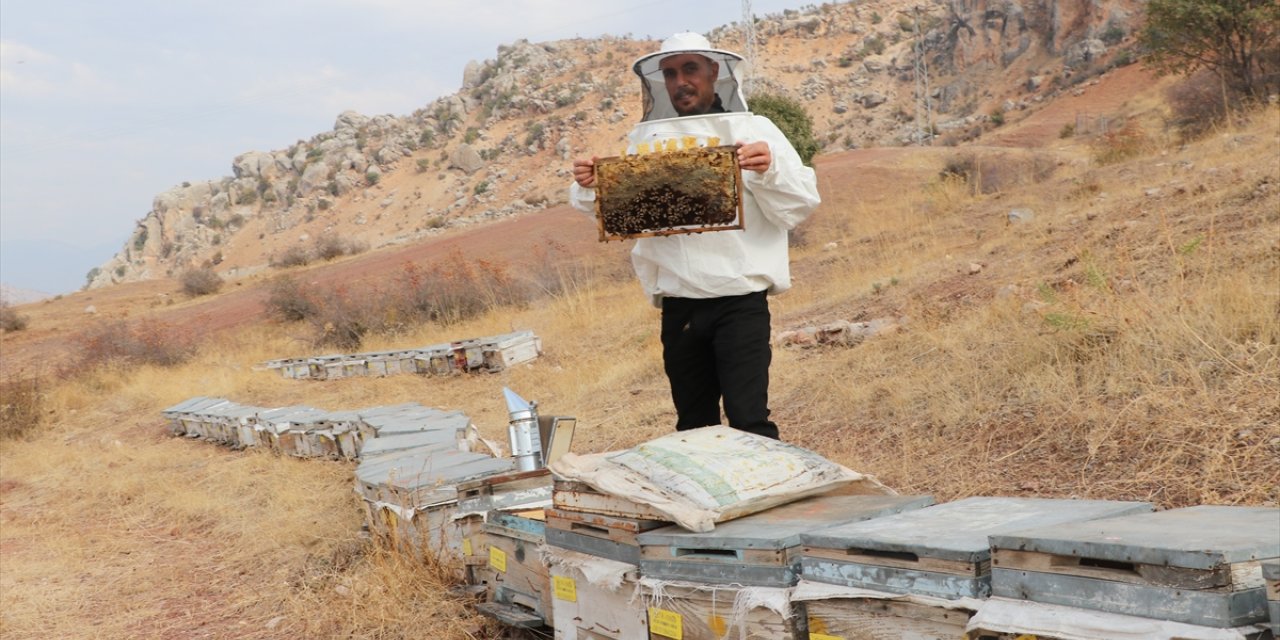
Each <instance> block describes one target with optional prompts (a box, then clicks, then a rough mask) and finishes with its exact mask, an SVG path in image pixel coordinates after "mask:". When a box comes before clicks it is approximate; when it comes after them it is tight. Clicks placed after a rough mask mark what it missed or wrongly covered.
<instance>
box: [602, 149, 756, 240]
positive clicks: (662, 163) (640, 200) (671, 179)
mask: <svg viewBox="0 0 1280 640" xmlns="http://www.w3.org/2000/svg"><path fill="white" fill-rule="evenodd" d="M595 173H596V185H595V190H596V222H597V227H598V228H599V231H600V241H601V242H607V241H610V240H626V239H630V238H644V237H653V236H669V235H676V234H688V233H705V232H708V231H727V230H734V229H742V228H743V224H742V173H741V170H740V168H739V166H738V154H737V147H736V146H733V145H725V146H714V147H697V148H685V149H679V150H676V149H673V148H668V150H666V151H658V152H655V153H647V154H638V155H626V156H614V157H609V158H601V159H599V160H597V161H596V164H595Z"/></svg>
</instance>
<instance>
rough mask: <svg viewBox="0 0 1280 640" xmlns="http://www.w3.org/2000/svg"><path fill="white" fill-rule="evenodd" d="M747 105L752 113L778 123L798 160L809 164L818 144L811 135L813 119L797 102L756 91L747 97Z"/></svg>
mask: <svg viewBox="0 0 1280 640" xmlns="http://www.w3.org/2000/svg"><path fill="white" fill-rule="evenodd" d="M747 106H748V107H749V108H750V109H751V112H752V113H754V114H756V115H758V116H764V117H766V118H768V119H770V120H772V121H773V123H774V124H776V125H778V128H779V129H781V130H782V133H783V135H785V136H787V140H788V141H790V142H791V146H793V147H795V149H796V153H799V154H800V160H801V161H802V162H804V163H805V164H806V165H807V164H809V161H810V160H812V159H813V155H814V154H815V153H817V152H818V147H819V145H818V140H817V139H816V138H814V137H813V119H812V118H810V117H809V114H808V113H807V112H806V111H805V110H804V107H803V106H801V105H800V103H799V102H797V101H795V100H792V99H791V98H788V97H786V96H781V95H777V94H773V93H757V94H754V95H752V96H751V97H750V98H748V99H747Z"/></svg>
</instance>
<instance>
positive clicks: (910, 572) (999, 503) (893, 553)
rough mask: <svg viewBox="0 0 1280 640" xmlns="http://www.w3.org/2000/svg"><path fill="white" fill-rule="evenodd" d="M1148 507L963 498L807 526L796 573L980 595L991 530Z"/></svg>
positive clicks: (870, 585)
mask: <svg viewBox="0 0 1280 640" xmlns="http://www.w3.org/2000/svg"><path fill="white" fill-rule="evenodd" d="M1152 509H1153V506H1152V505H1151V504H1149V503H1145V502H1112V501H1105V500H1053V499H1044V498H999V497H995V498H968V499H965V500H959V501H956V502H949V503H946V504H941V505H937V506H933V507H928V508H925V509H918V510H915V511H908V512H906V513H899V514H896V515H891V516H885V517H883V518H875V519H872V520H867V521H864V522H855V523H852V524H848V525H840V526H836V527H831V528H827V529H823V530H821V531H817V532H814V533H805V534H803V535H802V536H801V538H802V540H803V543H804V551H803V556H802V558H801V574H802V576H803V578H804V579H806V580H815V581H818V582H826V583H830V584H838V585H843V586H848V587H862V588H865V589H874V590H878V591H887V592H890V593H903V594H917V595H927V596H934V597H939V598H948V599H950V598H962V597H969V598H982V597H986V596H987V595H988V594H989V593H990V589H991V550H990V546H989V544H988V542H987V537H988V536H990V535H993V534H997V533H1003V532H1006V531H1017V530H1019V529H1026V528H1028V527H1032V526H1036V525H1058V524H1062V523H1066V522H1078V521H1083V520H1094V519H1097V518H1108V517H1115V516H1122V515H1128V514H1132V513H1142V512H1149V511H1151V510H1152Z"/></svg>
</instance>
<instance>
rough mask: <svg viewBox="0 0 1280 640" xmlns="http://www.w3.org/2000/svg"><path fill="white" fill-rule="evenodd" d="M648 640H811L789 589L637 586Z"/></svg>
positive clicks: (645, 582) (644, 582)
mask: <svg viewBox="0 0 1280 640" xmlns="http://www.w3.org/2000/svg"><path fill="white" fill-rule="evenodd" d="M640 587H641V595H642V596H643V597H644V600H645V602H646V603H647V613H648V619H649V634H648V636H647V637H648V638H650V640H672V639H675V640H723V639H724V638H735V639H738V638H741V639H744V640H745V639H750V640H810V637H809V631H808V623H807V621H806V619H805V616H804V614H803V613H802V612H799V611H793V610H791V607H790V595H789V591H790V590H789V589H783V588H777V587H726V586H719V585H699V584H693V583H663V582H662V581H655V580H652V579H650V578H648V577H643V578H641V580H640Z"/></svg>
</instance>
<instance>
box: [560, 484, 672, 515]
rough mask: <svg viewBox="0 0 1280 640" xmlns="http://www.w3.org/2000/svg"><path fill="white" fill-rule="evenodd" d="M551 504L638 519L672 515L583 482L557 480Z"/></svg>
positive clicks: (565, 509)
mask: <svg viewBox="0 0 1280 640" xmlns="http://www.w3.org/2000/svg"><path fill="white" fill-rule="evenodd" d="M551 504H552V506H553V507H555V508H556V509H561V510H564V511H582V512H588V513H599V514H604V515H610V516H617V517H620V518H634V519H636V520H670V516H668V515H667V514H665V513H663V512H661V511H658V510H657V509H654V508H653V507H650V506H648V505H643V504H640V503H637V502H632V501H631V500H627V499H625V498H619V497H617V496H611V495H607V494H603V493H600V492H599V491H596V490H595V489H593V488H592V487H591V486H590V485H587V484H584V483H581V482H565V481H562V480H556V481H555V485H554V490H553V492H552V494H551Z"/></svg>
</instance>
